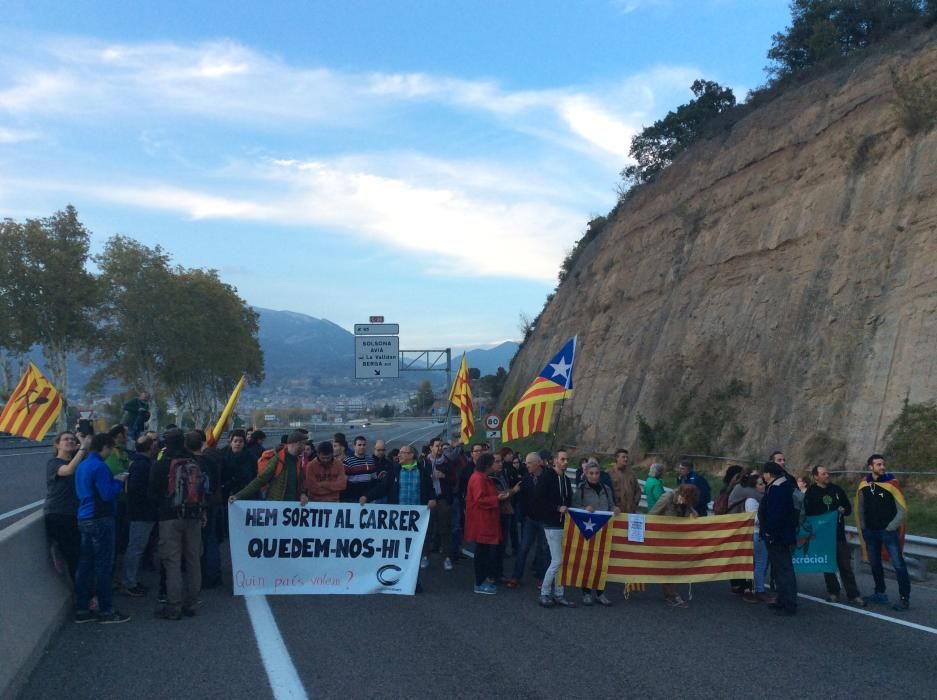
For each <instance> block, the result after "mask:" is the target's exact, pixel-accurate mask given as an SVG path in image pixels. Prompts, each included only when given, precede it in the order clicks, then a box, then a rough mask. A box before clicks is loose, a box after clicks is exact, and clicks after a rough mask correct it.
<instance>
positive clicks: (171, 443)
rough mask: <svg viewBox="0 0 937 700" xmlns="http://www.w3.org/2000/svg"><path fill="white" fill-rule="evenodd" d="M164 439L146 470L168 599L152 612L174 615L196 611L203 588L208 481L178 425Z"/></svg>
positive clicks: (188, 615)
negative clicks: (155, 456) (157, 521)
mask: <svg viewBox="0 0 937 700" xmlns="http://www.w3.org/2000/svg"><path fill="white" fill-rule="evenodd" d="M164 440H165V442H166V449H165V450H164V451H163V455H162V457H160V459H159V460H158V461H157V462H156V465H155V466H154V467H153V468H152V469H151V470H150V488H149V496H150V500H152V501H153V502H154V503H155V504H156V507H157V516H158V517H159V558H160V561H161V562H162V565H163V567H164V568H165V570H166V603H165V604H164V605H163V606H162V607H161V608H160V609H158V610H157V611H156V616H157V617H161V618H163V619H166V620H178V619H180V618H181V617H182V616H183V615H185V616H186V617H192V616H193V615H195V605H196V603H197V601H198V593H199V591H200V590H201V588H202V568H201V562H200V558H201V553H202V527H203V526H204V524H205V520H206V508H207V506H208V494H209V489H210V487H211V484H210V482H209V478H208V475H207V474H205V473H204V471H203V470H202V467H201V466H200V465H199V463H198V462H197V461H196V459H195V456H194V455H193V454H192V453H191V452H189V451H188V450H187V449H186V448H185V435H184V434H183V432H182V431H181V430H179V429H178V428H176V429H174V430H167V431H166V433H165V435H164ZM183 560H185V576H184V579H183V571H182V562H183Z"/></svg>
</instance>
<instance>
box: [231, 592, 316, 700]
mask: <svg viewBox="0 0 937 700" xmlns="http://www.w3.org/2000/svg"><path fill="white" fill-rule="evenodd" d="M244 602H245V604H246V605H247V614H248V615H249V616H250V619H251V625H252V626H253V628H254V637H255V638H256V639H257V648H258V649H259V650H260V658H261V660H262V661H263V662H264V670H266V672H267V678H268V679H269V680H270V689H271V690H272V691H273V697H274V698H275V699H276V700H287V699H289V700H305V698H308V697H309V696H308V695H306V689H305V688H304V687H303V683H302V681H300V680H299V674H298V673H297V672H296V667H295V666H294V665H293V660H292V659H291V658H290V652H289V651H288V650H287V648H286V644H285V643H284V642H283V637H282V636H280V629H279V627H277V621H276V620H274V619H273V611H272V610H270V605H269V604H268V603H267V597H266V596H262V595H249V596H245V597H244Z"/></svg>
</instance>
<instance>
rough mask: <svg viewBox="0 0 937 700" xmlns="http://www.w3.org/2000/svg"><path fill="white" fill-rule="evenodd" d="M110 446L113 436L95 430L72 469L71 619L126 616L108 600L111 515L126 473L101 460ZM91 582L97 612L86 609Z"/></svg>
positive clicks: (123, 618) (102, 620)
mask: <svg viewBox="0 0 937 700" xmlns="http://www.w3.org/2000/svg"><path fill="white" fill-rule="evenodd" d="M113 448H114V438H113V437H111V436H110V435H109V434H108V433H99V434H97V435H95V436H94V437H93V438H91V447H90V449H91V451H90V453H89V454H88V456H87V457H86V458H85V459H84V460H82V462H81V464H79V465H78V469H77V470H76V471H75V494H76V495H77V496H78V531H79V532H80V533H81V553H80V555H79V559H78V571H77V573H76V574H75V622H78V623H82V622H93V621H97V622H100V623H105V624H107V623H114V622H126V621H127V620H129V619H130V618H129V617H128V616H127V615H123V614H121V613H119V612H118V611H116V610H115V609H114V606H113V602H112V594H111V593H112V592H111V572H112V570H113V568H114V530H115V520H114V516H115V514H116V512H117V510H116V503H117V495H118V494H119V493H120V492H121V491H123V489H124V481H125V480H126V479H127V475H126V474H118V475H117V476H113V475H112V474H111V470H110V468H109V467H108V466H107V463H106V462H105V461H104V460H106V459H107V457H108V455H109V454H110V453H111V450H112V449H113ZM92 586H93V587H94V589H95V592H96V594H97V597H98V612H97V614H95V613H94V612H92V611H91V609H90V602H91V589H92Z"/></svg>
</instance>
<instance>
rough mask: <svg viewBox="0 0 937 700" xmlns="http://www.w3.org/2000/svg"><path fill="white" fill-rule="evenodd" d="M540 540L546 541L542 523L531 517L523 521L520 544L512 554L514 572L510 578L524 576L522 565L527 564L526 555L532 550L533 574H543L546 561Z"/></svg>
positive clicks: (538, 575)
mask: <svg viewBox="0 0 937 700" xmlns="http://www.w3.org/2000/svg"><path fill="white" fill-rule="evenodd" d="M541 542H544V543H545V542H546V538H545V537H544V535H543V524H542V523H538V522H537V521H536V520H533V519H532V518H527V519H526V520H525V521H524V531H523V532H522V533H521V546H520V549H519V550H518V552H517V553H516V554H515V555H514V573H513V575H512V578H515V579H518V580H519V579H521V578H523V576H524V566H525V565H526V564H527V555H528V554H530V550H531V549H533V550H534V575H535V576H537V577H541V576H543V572H545V571H546V570H547V561H546V557H545V556H544V553H543V547H542V545H541Z"/></svg>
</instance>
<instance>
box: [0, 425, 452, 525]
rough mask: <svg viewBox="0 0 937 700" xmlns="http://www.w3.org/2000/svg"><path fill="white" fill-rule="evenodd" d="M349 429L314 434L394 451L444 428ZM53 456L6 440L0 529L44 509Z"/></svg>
mask: <svg viewBox="0 0 937 700" xmlns="http://www.w3.org/2000/svg"><path fill="white" fill-rule="evenodd" d="M350 426H351V424H348V423H346V424H343V425H338V426H331V425H330V426H324V427H322V428H321V429H317V430H315V431H314V432H313V433H312V434H311V435H312V437H313V439H315V440H316V442H319V441H321V440H328V439H331V437H332V435H333V434H334V433H335V432H336V431H341V432H344V433H345V435H346V437H347V438H348V442H349V444H351V442H352V440H353V438H354V437H355V436H357V435H363V436H365V437H366V438H367V439H368V448H369V449H370V448H371V447H372V446H373V445H374V440H377V439H378V438H380V439H383V440H385V441H387V443H388V449H393V448H394V447H400V445H402V444H403V443H414V444H416V445H422V444H423V443H424V442H426V441H427V440H428V439H429V438H431V437H433V436H434V435H438V434H440V433H441V432H442V430H443V429H444V428H445V426H444V425H443V424H441V423H436V422H434V421H431V420H414V421H396V422H387V423H371V424H370V425H368V426H367V427H365V428H362V427H361V424H355V427H354V428H352V427H350ZM281 432H282V431H277V433H276V436H275V437H273V431H271V437H268V438H267V441H266V444H267V446H271V445H273V444H275V443H276V442H277V441H278V440H279V435H280V433H281ZM52 455H53V448H52V446H51V445H40V446H37V445H35V443H32V444H29V443H27V442H26V441H23V442H22V443H15V444H8V441H5V444H4V447H3V449H0V478H2V479H3V484H4V488H3V489H0V529H2V528H4V527H8V526H9V525H11V524H13V523H14V522H16V521H17V520H19V519H20V518H22V517H25V516H26V515H28V514H29V513H31V512H32V511H34V510H36V509H37V508H40V507H41V506H42V499H44V498H45V496H46V482H45V465H46V462H47V461H48V460H49V458H50V457H51V456H52Z"/></svg>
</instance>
